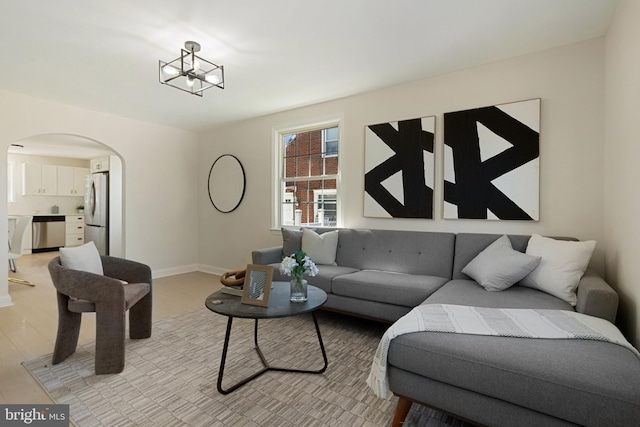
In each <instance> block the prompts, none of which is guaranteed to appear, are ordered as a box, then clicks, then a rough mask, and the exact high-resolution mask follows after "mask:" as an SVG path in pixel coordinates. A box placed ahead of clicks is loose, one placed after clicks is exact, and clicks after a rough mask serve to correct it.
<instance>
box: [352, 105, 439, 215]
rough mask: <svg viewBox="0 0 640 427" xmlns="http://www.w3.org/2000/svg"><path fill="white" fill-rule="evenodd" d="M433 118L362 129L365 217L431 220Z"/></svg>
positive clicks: (370, 126)
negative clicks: (363, 142)
mask: <svg viewBox="0 0 640 427" xmlns="http://www.w3.org/2000/svg"><path fill="white" fill-rule="evenodd" d="M434 133H435V116H429V117H422V118H416V119H410V120H400V121H396V122H388V123H380V124H375V125H368V126H367V127H366V128H365V175H364V216H366V217H379V218H426V219H432V218H433V184H434Z"/></svg>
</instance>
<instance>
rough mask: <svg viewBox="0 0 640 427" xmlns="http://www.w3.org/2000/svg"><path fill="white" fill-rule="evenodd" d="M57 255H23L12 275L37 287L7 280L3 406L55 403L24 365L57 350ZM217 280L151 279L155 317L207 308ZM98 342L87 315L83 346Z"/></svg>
mask: <svg viewBox="0 0 640 427" xmlns="http://www.w3.org/2000/svg"><path fill="white" fill-rule="evenodd" d="M57 255H58V252H45V253H40V254H33V255H23V256H22V257H20V258H19V259H18V260H17V261H16V264H17V272H16V273H12V272H11V271H9V276H10V277H17V278H20V279H25V280H28V281H30V282H31V283H34V284H35V285H36V286H35V287H31V286H25V285H20V284H15V283H12V282H9V295H11V298H12V300H13V306H11V307H4V308H0V403H3V404H4V403H43V404H46V403H52V401H51V399H49V397H48V396H47V394H46V393H45V392H44V391H43V390H42V388H41V387H40V385H39V384H38V383H37V382H36V381H35V380H34V379H33V377H31V375H30V374H29V373H28V372H27V370H26V369H25V368H24V367H23V366H22V365H21V364H20V363H21V362H22V361H24V360H29V359H33V358H34V357H37V356H40V355H43V354H47V353H51V352H53V344H54V341H55V337H56V329H57V326H58V311H57V306H56V294H55V288H54V287H53V284H52V283H51V278H50V277H49V271H48V270H47V263H48V262H49V260H50V259H51V258H53V257H55V256H57ZM220 286H221V285H220V281H219V277H218V276H214V275H210V274H206V273H200V272H194V273H187V274H180V275H177V276H171V277H165V278H161V279H155V280H154V281H153V319H154V320H158V319H161V318H164V317H171V316H175V315H178V314H182V313H186V312H190V311H193V310H196V309H198V308H200V307H203V306H204V300H205V298H206V297H207V296H208V295H209V294H211V293H212V292H215V291H216V290H218V289H219V288H220ZM94 340H95V315H93V314H91V313H87V314H83V318H82V329H81V331H80V340H79V344H84V343H87V342H91V341H94Z"/></svg>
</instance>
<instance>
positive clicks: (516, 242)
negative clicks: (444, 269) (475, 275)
mask: <svg viewBox="0 0 640 427" xmlns="http://www.w3.org/2000/svg"><path fill="white" fill-rule="evenodd" d="M500 236H501V234H482V233H459V234H457V235H456V248H455V256H454V260H453V274H452V276H451V277H452V278H453V279H469V276H467V275H466V274H464V273H463V272H462V269H463V268H464V267H465V266H466V265H467V264H469V263H470V262H471V260H472V259H474V258H475V257H476V256H477V255H478V254H479V253H480V252H482V251H483V250H484V249H485V248H486V247H487V246H489V245H490V244H491V243H493V242H495V241H496V239H497V238H499V237H500ZM508 237H509V240H510V241H511V246H512V247H513V249H515V250H516V251H518V252H522V253H524V251H525V250H526V248H527V242H528V241H529V237H530V236H519V235H508Z"/></svg>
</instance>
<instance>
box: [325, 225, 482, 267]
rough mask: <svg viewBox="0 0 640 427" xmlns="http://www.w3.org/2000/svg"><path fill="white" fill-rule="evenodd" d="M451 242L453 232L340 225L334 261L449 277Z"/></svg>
mask: <svg viewBox="0 0 640 427" xmlns="http://www.w3.org/2000/svg"><path fill="white" fill-rule="evenodd" d="M489 243H491V242H489ZM454 246H455V234H453V233H438V232H418V231H395V230H357V229H341V230H340V233H339V237H338V250H337V254H336V262H337V264H338V265H340V266H344V267H352V268H357V269H360V270H384V271H393V272H397V273H405V274H421V275H425V276H438V277H444V278H447V279H450V278H451V271H452V268H453V253H454ZM487 246H488V244H487ZM483 249H484V248H483ZM481 250H482V249H481ZM478 252H479V251H478ZM476 255H477V254H476ZM465 265H466V264H465ZM463 267H464V265H463Z"/></svg>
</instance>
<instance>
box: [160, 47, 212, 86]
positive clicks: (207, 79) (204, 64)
mask: <svg viewBox="0 0 640 427" xmlns="http://www.w3.org/2000/svg"><path fill="white" fill-rule="evenodd" d="M180 51H181V53H180V57H179V58H176V59H174V60H173V61H171V62H164V61H162V60H160V61H159V64H160V65H159V67H158V72H159V75H160V83H162V84H163V85H169V86H172V87H175V88H176V89H180V90H182V91H185V92H188V93H190V94H192V95H197V96H202V92H204V91H205V90H207V89H209V88H212V87H217V88H220V89H224V67H223V66H222V65H216V64H214V63H213V62H209V61H207V60H206V59H204V58H201V57H199V56H197V55H196V52H199V51H200V44H199V43H196V42H194V41H187V42H185V43H184V49H180Z"/></svg>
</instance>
